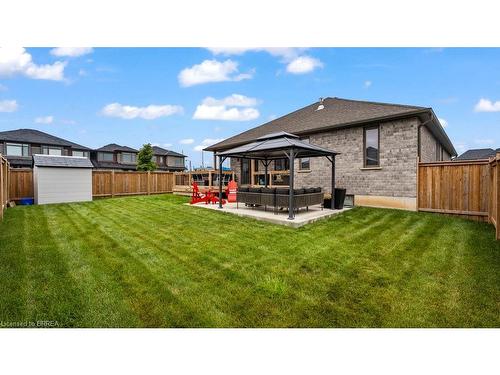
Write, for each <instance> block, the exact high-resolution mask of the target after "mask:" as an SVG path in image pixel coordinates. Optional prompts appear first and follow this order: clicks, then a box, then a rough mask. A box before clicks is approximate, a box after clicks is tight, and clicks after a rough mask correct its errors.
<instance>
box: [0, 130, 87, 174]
mask: <svg viewBox="0 0 500 375" xmlns="http://www.w3.org/2000/svg"><path fill="white" fill-rule="evenodd" d="M90 151H91V150H90V148H88V147H85V146H82V145H79V144H77V143H74V142H70V141H68V140H66V139H62V138H59V137H56V136H53V135H50V134H47V133H44V132H41V131H39V130H35V129H17V130H8V131H3V132H0V154H2V155H5V157H6V158H7V160H8V161H9V163H10V166H11V167H12V168H23V167H25V168H31V167H32V165H33V158H32V156H33V155H35V154H45V155H61V156H84V157H87V158H88V157H89V154H90Z"/></svg>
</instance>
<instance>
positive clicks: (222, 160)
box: [219, 156, 225, 208]
mask: <svg viewBox="0 0 500 375" xmlns="http://www.w3.org/2000/svg"><path fill="white" fill-rule="evenodd" d="M224 159H225V158H223V157H222V156H219V208H222V163H223V162H224Z"/></svg>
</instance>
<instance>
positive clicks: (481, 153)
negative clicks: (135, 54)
mask: <svg viewBox="0 0 500 375" xmlns="http://www.w3.org/2000/svg"><path fill="white" fill-rule="evenodd" d="M497 152H500V148H498V149H496V150H493V149H492V148H476V149H472V150H467V151H465V152H464V153H463V154H462V155H460V156H458V157H456V158H455V159H453V160H454V161H461V160H479V159H489V158H491V157H493V156H495V155H496V153H497Z"/></svg>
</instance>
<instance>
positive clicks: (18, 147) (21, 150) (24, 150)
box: [6, 143, 29, 156]
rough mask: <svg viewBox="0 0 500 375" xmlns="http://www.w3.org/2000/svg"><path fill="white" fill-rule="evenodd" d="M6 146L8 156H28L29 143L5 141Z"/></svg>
mask: <svg viewBox="0 0 500 375" xmlns="http://www.w3.org/2000/svg"><path fill="white" fill-rule="evenodd" d="M6 146H7V147H6V153H7V155H8V156H29V145H26V144H21V143H7V144H6Z"/></svg>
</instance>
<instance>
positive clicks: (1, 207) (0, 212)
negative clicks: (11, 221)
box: [0, 155, 4, 220]
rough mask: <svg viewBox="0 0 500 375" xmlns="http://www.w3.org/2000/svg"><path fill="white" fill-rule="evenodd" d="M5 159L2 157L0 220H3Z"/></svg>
mask: <svg viewBox="0 0 500 375" xmlns="http://www.w3.org/2000/svg"><path fill="white" fill-rule="evenodd" d="M3 169H4V168H3V157H2V155H0V220H3V203H4V202H3Z"/></svg>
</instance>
